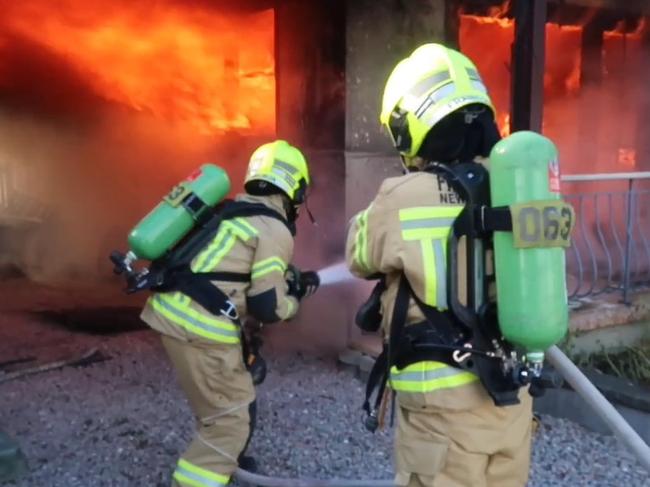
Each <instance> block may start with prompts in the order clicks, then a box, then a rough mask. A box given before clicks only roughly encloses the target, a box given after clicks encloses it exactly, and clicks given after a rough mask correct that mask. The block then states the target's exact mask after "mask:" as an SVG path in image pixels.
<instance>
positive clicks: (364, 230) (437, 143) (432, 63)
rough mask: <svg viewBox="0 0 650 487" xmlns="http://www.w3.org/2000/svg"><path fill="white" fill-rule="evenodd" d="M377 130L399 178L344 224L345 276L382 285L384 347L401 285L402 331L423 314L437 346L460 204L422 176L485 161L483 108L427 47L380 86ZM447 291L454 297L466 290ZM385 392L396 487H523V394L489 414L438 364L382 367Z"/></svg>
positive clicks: (466, 80)
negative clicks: (404, 290) (390, 394)
mask: <svg viewBox="0 0 650 487" xmlns="http://www.w3.org/2000/svg"><path fill="white" fill-rule="evenodd" d="M381 122H382V124H383V125H384V126H385V128H386V129H387V130H388V133H389V134H390V136H391V138H392V141H393V144H394V146H395V147H396V149H397V150H398V151H399V153H400V155H401V157H402V161H403V164H404V167H405V172H406V174H405V175H403V176H400V177H393V178H388V179H386V180H385V181H384V182H383V184H382V185H381V187H380V189H379V192H378V194H377V196H376V197H375V199H374V200H373V201H372V203H371V204H370V206H369V207H368V208H367V209H365V210H364V211H362V212H360V213H359V214H357V215H356V216H355V217H354V218H353V220H352V222H351V227H350V230H349V233H348V238H347V245H346V258H347V262H348V265H349V267H350V269H351V271H352V272H353V273H354V274H355V275H357V276H359V277H363V278H375V277H377V276H378V275H383V276H384V278H385V286H386V289H385V291H384V292H383V294H382V295H381V315H382V318H381V328H382V331H383V335H384V337H385V340H386V341H388V340H389V337H390V333H391V326H392V325H393V324H394V323H392V320H391V317H393V313H394V311H395V307H396V300H397V297H398V290H399V288H400V282H401V279H402V276H404V277H405V278H406V279H407V282H408V284H409V285H410V289H411V294H410V295H409V297H408V304H406V305H405V308H406V310H405V312H404V314H405V316H406V318H405V323H404V331H405V332H406V330H409V328H410V327H411V326H413V325H416V324H419V323H422V322H423V321H425V320H426V319H428V317H425V313H424V310H427V309H428V310H430V313H431V314H430V316H433V317H434V318H433V320H429V322H431V321H433V322H432V323H431V324H432V325H433V327H434V328H437V329H438V330H439V331H440V333H441V335H442V333H443V332H444V333H447V334H452V335H453V333H454V330H453V323H454V322H453V320H451V319H450V317H449V309H448V308H449V305H448V295H449V290H448V284H447V273H448V271H449V269H447V241H448V239H449V236H450V232H451V227H452V224H453V222H454V220H455V218H456V217H457V216H458V215H459V213H460V212H461V210H462V209H463V198H462V197H461V195H459V194H458V193H457V192H456V191H455V190H454V189H453V188H452V187H451V185H450V184H449V183H448V180H447V179H446V178H445V177H443V176H442V175H441V173H440V172H438V171H431V170H429V169H430V168H431V167H432V166H435V165H436V164H437V165H440V164H443V165H453V164H455V163H457V162H462V161H471V160H474V159H476V158H483V157H487V156H488V155H489V152H490V149H491V148H492V146H493V145H494V144H495V143H496V142H497V141H498V140H499V135H498V130H497V127H496V125H495V122H494V111H493V107H492V103H491V101H490V98H489V96H488V94H487V91H486V89H485V86H484V85H483V83H482V81H481V78H480V76H479V73H478V71H477V70H476V67H475V66H474V65H473V64H472V62H471V61H470V60H469V59H467V58H466V57H465V56H463V55H462V54H460V53H459V52H457V51H454V50H451V49H448V48H445V47H444V46H441V45H437V44H427V45H424V46H421V47H420V48H418V49H417V50H415V51H414V52H413V53H412V55H411V56H410V57H409V58H406V59H405V60H403V61H401V62H400V63H399V64H398V65H397V66H396V67H395V69H394V71H393V72H392V74H391V75H390V77H389V79H388V81H387V85H386V88H385V92H384V97H383V106H382V113H381ZM464 265H465V263H464V262H463V261H461V262H459V267H462V266H464ZM459 274H460V275H461V276H462V272H460V273H459ZM459 287H460V288H461V289H460V290H461V291H462V290H463V289H462V288H463V287H466V283H464V282H461V284H460V286H459ZM465 292H466V290H465ZM450 324H451V325H450ZM450 330H451V331H450ZM388 384H389V387H390V388H391V389H393V390H394V391H395V392H396V397H397V419H398V424H397V434H396V439H395V472H396V477H395V484H396V485H397V486H401V487H406V486H408V487H454V486H467V487H480V486H489V487H497V486H498V487H510V486H511V487H523V486H524V485H525V484H526V482H527V478H528V470H529V463H530V443H531V423H532V410H531V404H532V400H531V398H530V396H529V394H528V393H527V392H526V390H525V389H521V390H520V392H519V400H520V403H519V404H517V405H513V406H506V407H497V406H495V404H494V402H493V400H492V399H491V397H490V395H489V394H488V393H487V391H486V388H485V387H484V386H483V385H482V383H481V381H480V380H479V378H478V377H477V375H475V374H473V373H471V372H468V371H465V370H462V369H460V368H456V367H454V366H452V365H450V364H449V363H447V362H443V361H438V360H420V361H415V362H414V363H410V364H409V365H407V366H405V367H403V368H399V367H397V366H395V365H393V366H392V367H391V368H390V375H389V379H388Z"/></svg>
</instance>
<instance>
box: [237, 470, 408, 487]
mask: <svg viewBox="0 0 650 487" xmlns="http://www.w3.org/2000/svg"><path fill="white" fill-rule="evenodd" d="M235 476H236V477H237V479H238V480H240V481H243V482H250V483H251V484H252V485H256V486H258V485H259V486H265V487H394V485H395V484H394V483H393V481H392V480H344V479H329V480H318V479H289V478H280V477H267V476H266V475H258V474H255V473H251V472H247V471H246V470H242V469H241V468H240V469H237V473H236V474H235Z"/></svg>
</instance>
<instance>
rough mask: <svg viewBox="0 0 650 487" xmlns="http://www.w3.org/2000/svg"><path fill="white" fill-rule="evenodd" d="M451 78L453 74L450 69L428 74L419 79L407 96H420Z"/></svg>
mask: <svg viewBox="0 0 650 487" xmlns="http://www.w3.org/2000/svg"><path fill="white" fill-rule="evenodd" d="M450 80H451V74H449V71H442V72H441V73H436V74H433V75H431V76H427V77H426V78H424V79H422V80H420V81H418V82H417V83H416V84H415V86H413V87H412V88H411V89H410V90H409V91H408V93H407V94H406V95H405V96H415V97H418V98H419V97H421V96H422V95H424V94H425V93H426V92H427V91H429V90H430V89H431V88H433V87H435V86H436V85H438V84H440V83H442V82H444V81H450Z"/></svg>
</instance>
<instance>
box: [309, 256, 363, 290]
mask: <svg viewBox="0 0 650 487" xmlns="http://www.w3.org/2000/svg"><path fill="white" fill-rule="evenodd" d="M318 277H319V278H320V285H321V286H328V285H331V284H340V283H344V282H349V281H353V280H355V279H357V278H356V277H354V276H353V275H352V274H351V273H350V271H349V270H348V266H347V264H346V263H345V261H341V262H337V263H336V264H332V265H330V266H327V267H324V268H322V269H320V270H319V271H318Z"/></svg>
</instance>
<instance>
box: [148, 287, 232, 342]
mask: <svg viewBox="0 0 650 487" xmlns="http://www.w3.org/2000/svg"><path fill="white" fill-rule="evenodd" d="M190 303H191V301H190V299H189V298H187V296H185V295H184V294H182V293H178V292H176V293H167V294H155V295H154V296H153V297H152V298H151V305H152V306H153V308H154V309H155V310H156V311H157V312H158V313H160V314H161V315H162V316H164V317H165V318H167V319H168V320H169V321H171V322H172V323H174V324H176V325H178V326H180V327H181V328H183V329H185V330H186V331H188V332H190V333H193V334H195V335H198V336H200V337H202V338H206V339H208V340H210V341H214V342H219V343H229V344H235V343H239V342H240V334H241V330H240V328H239V326H237V325H235V324H233V323H231V322H229V321H227V320H225V319H218V318H216V317H215V316H214V315H212V314H211V313H207V312H206V313H201V312H200V311H198V310H196V309H195V308H192V307H191V305H190Z"/></svg>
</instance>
